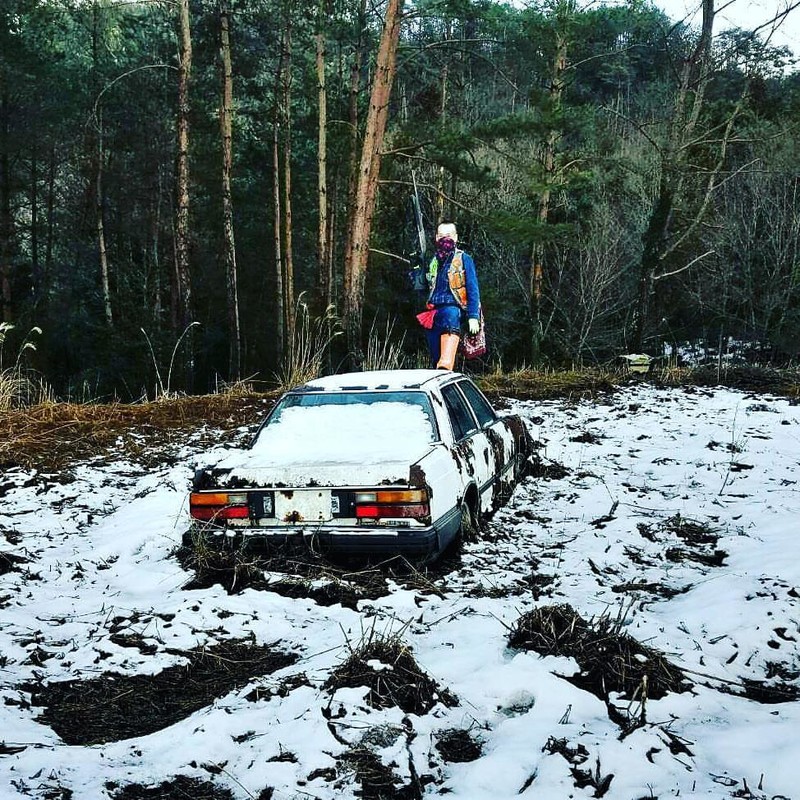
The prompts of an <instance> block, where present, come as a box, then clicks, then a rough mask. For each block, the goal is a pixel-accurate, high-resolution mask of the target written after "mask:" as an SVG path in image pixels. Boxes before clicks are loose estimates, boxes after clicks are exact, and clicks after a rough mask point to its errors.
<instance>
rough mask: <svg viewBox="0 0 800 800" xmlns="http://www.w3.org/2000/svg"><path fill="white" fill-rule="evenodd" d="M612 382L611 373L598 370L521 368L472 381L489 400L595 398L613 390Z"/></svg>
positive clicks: (483, 376)
mask: <svg viewBox="0 0 800 800" xmlns="http://www.w3.org/2000/svg"><path fill="white" fill-rule="evenodd" d="M616 381H617V376H616V375H615V374H614V373H613V372H608V371H605V370H599V369H586V370H565V371H563V372H552V371H544V370H533V369H522V370H515V371H514V372H493V373H490V374H488V375H481V376H480V377H476V382H477V383H478V385H479V386H480V388H481V389H482V390H483V392H484V394H486V395H488V396H489V397H491V398H494V397H497V396H499V395H506V396H512V397H516V398H519V399H520V400H549V399H556V398H568V399H580V398H584V397H596V396H597V395H600V394H607V393H609V392H613V391H615V389H616V387H615V386H614V383H615V382H616Z"/></svg>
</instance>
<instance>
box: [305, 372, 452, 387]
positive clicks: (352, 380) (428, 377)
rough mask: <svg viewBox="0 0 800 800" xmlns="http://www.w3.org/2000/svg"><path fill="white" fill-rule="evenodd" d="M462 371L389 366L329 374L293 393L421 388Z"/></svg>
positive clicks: (448, 379)
mask: <svg viewBox="0 0 800 800" xmlns="http://www.w3.org/2000/svg"><path fill="white" fill-rule="evenodd" d="M455 376H457V377H459V378H460V377H462V376H461V374H460V373H453V372H450V371H449V370H440V369H438V370H437V369H386V370H374V371H367V372H346V373H344V374H342V375H329V376H328V377H326V378H317V379H316V380H313V381H308V382H307V383H304V384H303V385H302V386H297V387H295V388H294V389H292V390H291V391H293V392H314V391H317V392H319V391H323V392H336V391H397V390H399V389H422V388H429V387H430V386H431V385H441V384H443V383H447V382H448V381H450V380H451V379H452V378H453V377H455Z"/></svg>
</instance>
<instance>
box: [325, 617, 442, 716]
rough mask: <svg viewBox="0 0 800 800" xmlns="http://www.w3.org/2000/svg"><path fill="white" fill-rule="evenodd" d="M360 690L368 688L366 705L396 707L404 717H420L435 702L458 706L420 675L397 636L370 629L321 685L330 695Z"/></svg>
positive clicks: (430, 680)
mask: <svg viewBox="0 0 800 800" xmlns="http://www.w3.org/2000/svg"><path fill="white" fill-rule="evenodd" d="M360 686H366V687H368V688H369V693H368V695H367V703H368V704H369V705H370V706H371V707H372V708H377V709H381V708H391V707H392V706H397V707H398V708H401V709H402V710H403V711H405V712H406V713H407V714H418V715H423V714H427V713H428V712H429V711H430V710H431V709H432V708H433V707H434V706H435V705H436V704H437V703H439V702H441V703H443V704H444V705H446V706H455V705H458V700H457V699H456V697H455V696H454V695H453V694H451V693H450V692H449V691H448V690H447V689H442V688H441V687H439V685H438V684H437V683H436V681H434V680H433V679H432V678H430V677H429V676H428V675H426V674H425V673H424V672H423V671H422V669H421V668H420V666H419V664H417V662H416V660H415V659H414V656H413V655H412V653H411V648H410V647H408V645H406V644H404V643H403V642H402V641H401V639H400V637H399V635H391V636H388V635H383V634H380V633H377V632H376V631H375V630H374V628H373V629H372V630H371V631H369V632H368V633H367V634H366V635H365V636H364V638H363V639H362V641H361V642H359V643H358V645H357V646H356V647H355V648H353V649H352V650H351V652H350V656H349V657H348V658H347V659H346V660H345V661H344V663H342V664H340V665H339V666H338V667H337V668H336V669H335V670H334V672H333V674H332V675H331V676H330V678H328V680H327V681H326V683H325V688H326V689H328V690H330V691H336V690H337V689H341V688H344V687H360Z"/></svg>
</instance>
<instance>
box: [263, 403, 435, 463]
mask: <svg viewBox="0 0 800 800" xmlns="http://www.w3.org/2000/svg"><path fill="white" fill-rule="evenodd" d="M278 429H282V431H285V432H286V433H289V431H290V430H291V433H292V435H295V436H302V437H303V438H310V439H317V440H318V443H320V444H321V442H319V440H321V439H331V440H338V441H339V442H341V440H342V439H343V438H345V437H346V438H348V439H349V440H350V443H351V447H352V446H353V444H354V442H353V439H356V440H359V439H360V440H361V441H362V444H364V443H365V442H369V440H370V439H373V440H382V439H384V438H386V437H389V438H390V439H391V440H392V441H393V442H394V443H395V447H396V446H397V442H398V439H399V440H401V441H402V440H403V439H404V438H407V439H408V440H410V441H415V442H417V443H419V442H420V441H424V442H435V441H438V439H439V432H438V429H437V427H436V418H435V417H434V414H433V408H432V407H431V402H430V399H429V398H428V396H427V395H426V394H425V393H424V392H419V391H397V392H363V391H359V392H348V391H342V392H319V393H317V392H308V393H302V394H290V395H287V396H286V397H284V398H283V399H281V400H280V401H279V402H278V404H277V405H276V406H275V408H274V409H273V411H272V414H270V417H269V419H268V420H267V424H266V425H265V426H264V427H263V428H262V429H261V430H260V431H259V433H258V436H257V437H256V441H255V443H254V446H255V447H258V445H259V444H261V442H262V441H263V440H264V439H265V437H266V438H271V435H270V434H271V433H272V432H273V431H274V432H275V433H277V432H278ZM410 441H409V443H410ZM374 443H375V444H377V442H374ZM348 449H350V448H348Z"/></svg>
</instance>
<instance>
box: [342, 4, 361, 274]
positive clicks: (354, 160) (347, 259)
mask: <svg viewBox="0 0 800 800" xmlns="http://www.w3.org/2000/svg"><path fill="white" fill-rule="evenodd" d="M366 24H367V0H361V4H360V6H359V9H358V19H357V21H356V25H357V26H358V30H357V31H356V45H355V51H354V52H353V62H352V64H351V65H350V87H349V97H348V119H349V121H350V155H349V163H348V170H347V208H348V219H349V218H350V216H351V215H352V210H351V209H353V208H354V207H355V199H356V189H357V188H358V162H359V158H358V140H359V136H358V96H359V94H360V92H361V63H362V61H363V52H362V51H363V48H364V29H365V27H366ZM352 244H353V240H352V237H351V236H350V231H349V229H348V230H347V231H346V232H345V243H344V247H345V250H344V274H343V276H342V277H343V283H344V286H345V287H346V286H349V285H350V282H351V275H350V265H351V263H352V250H351V248H352Z"/></svg>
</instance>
